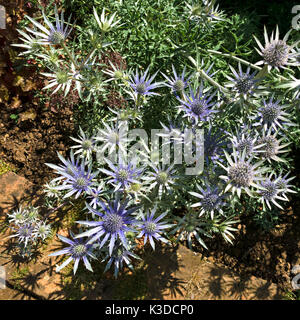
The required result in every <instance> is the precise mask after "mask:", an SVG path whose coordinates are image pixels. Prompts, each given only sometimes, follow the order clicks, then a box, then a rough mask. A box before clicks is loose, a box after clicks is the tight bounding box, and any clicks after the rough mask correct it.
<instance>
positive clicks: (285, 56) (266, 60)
mask: <svg viewBox="0 0 300 320" xmlns="http://www.w3.org/2000/svg"><path fill="white" fill-rule="evenodd" d="M291 31H292V30H290V31H289V32H288V33H287V34H286V35H285V36H284V38H283V40H280V39H279V29H278V26H276V32H275V35H274V31H273V32H272V34H271V36H270V39H269V37H268V33H267V29H266V27H264V37H265V46H264V47H263V45H262V44H261V43H260V42H259V40H258V39H257V38H256V37H255V36H253V37H254V39H255V40H256V42H257V44H258V46H259V49H260V50H258V49H257V48H255V49H256V51H257V52H258V53H259V54H260V55H261V56H262V58H263V60H260V61H259V62H257V63H256V65H261V64H266V65H267V66H268V71H270V70H271V69H272V67H274V68H275V69H276V70H279V68H283V69H286V66H290V65H291V66H295V65H299V62H295V61H294V60H293V58H294V57H295V56H296V55H297V53H296V52H295V50H294V49H293V48H294V47H296V46H297V45H298V43H299V41H297V42H296V43H294V44H293V45H291V46H290V45H288V44H287V43H286V42H287V40H288V37H289V34H290V32H291Z"/></svg>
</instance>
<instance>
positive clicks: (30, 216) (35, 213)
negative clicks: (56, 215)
mask: <svg viewBox="0 0 300 320" xmlns="http://www.w3.org/2000/svg"><path fill="white" fill-rule="evenodd" d="M25 215H26V218H27V219H26V220H27V221H28V222H29V223H35V222H37V221H38V220H39V209H38V207H33V206H28V207H27V208H26V210H25Z"/></svg>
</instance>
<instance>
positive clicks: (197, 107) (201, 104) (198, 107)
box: [191, 99, 206, 116]
mask: <svg viewBox="0 0 300 320" xmlns="http://www.w3.org/2000/svg"><path fill="white" fill-rule="evenodd" d="M205 108H206V104H205V101H204V100H200V99H197V100H194V101H193V102H192V103H191V110H192V112H193V113H194V114H196V115H197V116H200V115H202V114H203V112H204V111H205Z"/></svg>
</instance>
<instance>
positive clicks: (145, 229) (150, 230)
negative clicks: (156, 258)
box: [137, 207, 173, 250]
mask: <svg viewBox="0 0 300 320" xmlns="http://www.w3.org/2000/svg"><path fill="white" fill-rule="evenodd" d="M155 212H156V207H155V208H154V209H153V210H152V211H151V214H150V213H148V214H147V215H146V217H145V216H142V220H143V221H142V222H140V224H139V225H140V228H141V232H140V233H139V235H138V236H137V238H140V237H142V236H144V244H146V243H147V240H148V238H149V241H150V244H151V246H152V248H153V250H155V243H154V240H153V239H156V240H160V241H162V242H165V243H167V242H168V240H167V239H165V238H163V237H162V236H161V235H160V234H161V233H162V232H163V230H164V229H167V228H170V227H172V226H173V225H172V224H166V223H165V222H160V220H161V219H163V218H164V217H165V216H166V214H167V212H164V213H163V214H161V215H160V216H158V217H157V218H155V217H154V215H155Z"/></svg>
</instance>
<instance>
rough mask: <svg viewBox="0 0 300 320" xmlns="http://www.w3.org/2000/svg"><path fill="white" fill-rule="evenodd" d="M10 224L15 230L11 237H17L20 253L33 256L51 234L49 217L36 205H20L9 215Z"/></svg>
mask: <svg viewBox="0 0 300 320" xmlns="http://www.w3.org/2000/svg"><path fill="white" fill-rule="evenodd" d="M7 218H8V221H9V226H10V228H11V229H12V231H13V234H12V235H11V236H9V237H10V238H13V239H17V242H18V243H17V245H18V248H19V250H20V255H22V256H29V257H30V256H31V255H32V254H33V253H34V252H35V250H37V249H38V247H39V246H40V245H41V243H42V242H44V241H45V240H46V239H47V238H48V237H50V236H51V225H50V224H49V223H47V218H43V217H42V216H41V215H40V213H39V208H38V207H34V206H26V207H24V208H23V207H22V206H19V207H18V208H17V209H15V210H13V211H12V212H11V213H8V215H7Z"/></svg>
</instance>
